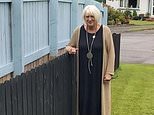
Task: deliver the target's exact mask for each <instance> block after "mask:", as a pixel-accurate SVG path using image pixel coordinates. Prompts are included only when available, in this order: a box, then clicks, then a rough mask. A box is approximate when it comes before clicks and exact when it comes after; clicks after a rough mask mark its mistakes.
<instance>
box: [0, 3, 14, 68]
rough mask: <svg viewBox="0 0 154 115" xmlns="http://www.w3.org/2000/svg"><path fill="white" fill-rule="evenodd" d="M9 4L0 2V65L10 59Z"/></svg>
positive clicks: (8, 61)
mask: <svg viewBox="0 0 154 115" xmlns="http://www.w3.org/2000/svg"><path fill="white" fill-rule="evenodd" d="M10 9H11V8H10V4H9V3H0V25H1V26H0V52H1V54H0V67H1V66H4V65H6V64H8V63H10V62H11V61H12V56H11V27H10V23H11V15H10V12H11V10H10Z"/></svg>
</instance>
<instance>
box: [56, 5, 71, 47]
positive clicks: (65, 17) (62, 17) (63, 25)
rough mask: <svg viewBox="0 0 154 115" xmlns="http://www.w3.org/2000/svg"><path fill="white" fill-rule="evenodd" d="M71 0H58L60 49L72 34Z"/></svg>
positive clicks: (58, 38)
mask: <svg viewBox="0 0 154 115" xmlns="http://www.w3.org/2000/svg"><path fill="white" fill-rule="evenodd" d="M70 32H71V2H58V21H57V40H58V44H57V45H58V49H60V48H63V47H65V45H66V43H67V42H68V41H69V39H70V35H71V33H70Z"/></svg>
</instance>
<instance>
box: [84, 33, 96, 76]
mask: <svg viewBox="0 0 154 115" xmlns="http://www.w3.org/2000/svg"><path fill="white" fill-rule="evenodd" d="M95 37H96V32H95V33H94V35H93V36H92V41H91V44H90V46H89V40H88V39H89V37H88V32H87V31H86V41H87V48H88V53H87V54H86V56H87V58H88V70H89V73H90V74H91V69H90V67H91V66H93V63H92V58H93V54H92V46H93V43H94V40H95Z"/></svg>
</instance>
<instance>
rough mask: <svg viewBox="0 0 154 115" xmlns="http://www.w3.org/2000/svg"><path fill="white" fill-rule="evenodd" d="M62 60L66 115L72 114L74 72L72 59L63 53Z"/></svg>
mask: <svg viewBox="0 0 154 115" xmlns="http://www.w3.org/2000/svg"><path fill="white" fill-rule="evenodd" d="M62 57H63V58H62V60H61V64H60V65H61V66H62V69H61V70H62V76H63V77H64V99H63V100H64V115H72V73H71V60H70V58H69V57H68V56H66V55H63V56H62Z"/></svg>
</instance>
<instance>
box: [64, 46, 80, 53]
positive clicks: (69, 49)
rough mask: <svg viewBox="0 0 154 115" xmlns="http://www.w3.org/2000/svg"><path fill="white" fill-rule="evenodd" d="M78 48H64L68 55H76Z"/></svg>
mask: <svg viewBox="0 0 154 115" xmlns="http://www.w3.org/2000/svg"><path fill="white" fill-rule="evenodd" d="M77 50H78V48H75V47H72V46H66V51H68V53H69V54H76V52H77Z"/></svg>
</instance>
